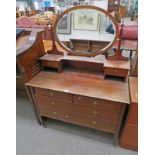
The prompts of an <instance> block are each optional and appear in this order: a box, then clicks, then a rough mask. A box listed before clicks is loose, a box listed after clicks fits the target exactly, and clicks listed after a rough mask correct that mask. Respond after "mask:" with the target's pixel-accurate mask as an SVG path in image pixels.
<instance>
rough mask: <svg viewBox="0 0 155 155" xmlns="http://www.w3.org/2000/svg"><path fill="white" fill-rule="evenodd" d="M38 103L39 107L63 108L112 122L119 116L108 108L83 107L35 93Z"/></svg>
mask: <svg viewBox="0 0 155 155" xmlns="http://www.w3.org/2000/svg"><path fill="white" fill-rule="evenodd" d="M35 96H36V100H37V103H38V107H39V109H42V107H45V106H46V107H52V108H57V109H58V110H63V111H66V112H74V113H77V114H80V115H81V114H82V115H86V116H90V117H94V118H95V117H96V118H99V119H102V120H109V121H112V122H117V121H118V118H119V112H117V111H109V110H100V109H94V108H93V107H85V106H81V105H78V104H74V103H70V102H66V101H63V100H62V101H60V100H56V99H55V98H53V97H47V96H42V95H35Z"/></svg>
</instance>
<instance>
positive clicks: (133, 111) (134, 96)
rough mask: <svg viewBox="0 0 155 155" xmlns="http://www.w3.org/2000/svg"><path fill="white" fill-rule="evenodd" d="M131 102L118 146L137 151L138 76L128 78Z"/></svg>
mask: <svg viewBox="0 0 155 155" xmlns="http://www.w3.org/2000/svg"><path fill="white" fill-rule="evenodd" d="M129 88H130V98H131V104H130V107H129V112H128V115H127V119H126V122H125V126H124V129H123V133H122V135H121V139H120V146H122V147H125V148H127V149H132V150H136V151H138V78H136V77H130V78H129Z"/></svg>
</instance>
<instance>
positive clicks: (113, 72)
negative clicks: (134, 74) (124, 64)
mask: <svg viewBox="0 0 155 155" xmlns="http://www.w3.org/2000/svg"><path fill="white" fill-rule="evenodd" d="M104 71H105V74H107V75H113V76H121V77H126V76H127V75H128V70H125V69H118V68H105V69H104Z"/></svg>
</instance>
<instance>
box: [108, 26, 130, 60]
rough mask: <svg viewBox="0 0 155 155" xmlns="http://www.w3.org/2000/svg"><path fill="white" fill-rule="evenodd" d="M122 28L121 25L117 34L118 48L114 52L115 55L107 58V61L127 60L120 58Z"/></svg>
mask: <svg viewBox="0 0 155 155" xmlns="http://www.w3.org/2000/svg"><path fill="white" fill-rule="evenodd" d="M123 27H124V25H123V24H122V25H121V28H120V32H119V38H118V39H117V42H118V47H117V49H116V51H115V54H114V55H112V56H108V60H119V61H128V58H126V57H124V56H122V51H121V43H122V39H121V38H122V34H123Z"/></svg>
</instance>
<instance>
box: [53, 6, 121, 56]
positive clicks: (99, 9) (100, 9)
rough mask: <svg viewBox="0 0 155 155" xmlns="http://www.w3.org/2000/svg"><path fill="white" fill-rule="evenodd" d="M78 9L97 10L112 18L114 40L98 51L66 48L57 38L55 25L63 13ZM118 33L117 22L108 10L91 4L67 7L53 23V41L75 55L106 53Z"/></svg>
mask: <svg viewBox="0 0 155 155" xmlns="http://www.w3.org/2000/svg"><path fill="white" fill-rule="evenodd" d="M79 9H92V10H96V11H99V12H101V13H103V14H105V15H106V16H108V17H109V19H111V20H112V23H113V26H114V29H115V33H114V35H115V36H114V40H113V41H112V42H111V43H109V44H108V45H107V46H106V47H105V48H103V49H101V50H100V51H98V52H96V53H84V52H75V51H72V50H71V49H69V48H67V47H66V46H65V45H64V44H63V43H62V42H61V41H60V40H59V38H58V35H57V25H58V23H59V21H60V20H61V18H62V17H63V16H64V15H66V14H68V13H70V12H72V11H75V10H79ZM118 35H119V29H118V25H117V22H116V20H115V18H114V17H113V16H112V15H111V14H110V13H109V12H107V11H106V10H104V9H102V8H99V7H97V6H92V5H81V6H75V7H72V8H69V9H67V10H65V11H64V12H62V13H61V14H60V15H58V17H57V19H56V21H55V23H54V39H55V41H56V42H57V43H58V44H59V45H60V47H61V48H63V49H64V50H65V51H67V52H68V53H71V55H75V56H87V57H93V56H96V55H99V54H102V53H106V52H108V50H109V49H110V48H112V46H113V45H114V43H115V42H116V40H117V38H118Z"/></svg>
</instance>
